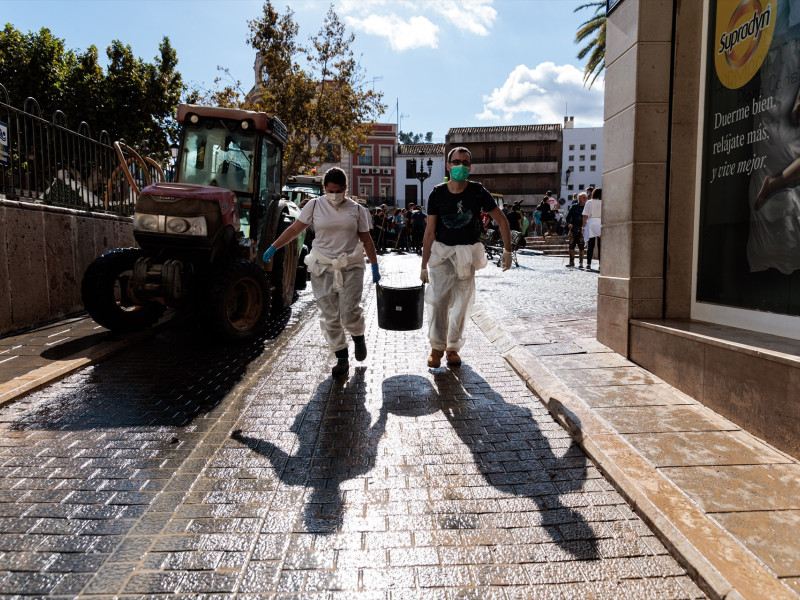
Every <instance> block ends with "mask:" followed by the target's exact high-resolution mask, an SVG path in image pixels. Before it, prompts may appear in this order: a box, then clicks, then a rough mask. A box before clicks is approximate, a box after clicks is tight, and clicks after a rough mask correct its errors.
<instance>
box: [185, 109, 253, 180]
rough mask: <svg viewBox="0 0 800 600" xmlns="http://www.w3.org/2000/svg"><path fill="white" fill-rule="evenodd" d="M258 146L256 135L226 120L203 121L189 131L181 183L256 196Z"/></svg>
mask: <svg viewBox="0 0 800 600" xmlns="http://www.w3.org/2000/svg"><path fill="white" fill-rule="evenodd" d="M254 142H255V135H254V133H251V132H247V131H243V130H241V129H240V128H238V127H236V126H235V125H232V124H229V123H226V122H225V121H223V120H222V119H203V120H201V121H200V122H199V123H198V124H197V125H193V126H190V127H187V129H186V136H185V138H184V140H183V152H182V153H181V165H180V174H181V181H182V182H183V183H197V184H200V185H214V186H219V187H222V188H226V189H229V190H232V191H234V192H252V191H253V189H252V185H253V145H254Z"/></svg>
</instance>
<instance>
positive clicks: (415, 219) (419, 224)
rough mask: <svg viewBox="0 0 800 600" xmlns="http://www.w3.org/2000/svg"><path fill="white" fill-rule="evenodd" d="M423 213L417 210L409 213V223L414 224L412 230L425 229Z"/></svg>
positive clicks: (424, 215)
mask: <svg viewBox="0 0 800 600" xmlns="http://www.w3.org/2000/svg"><path fill="white" fill-rule="evenodd" d="M427 216H428V215H426V214H425V213H423V212H422V211H419V210H415V211H414V212H412V213H411V222H412V223H413V224H414V229H420V230H421V229H425V217H427Z"/></svg>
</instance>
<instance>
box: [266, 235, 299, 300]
mask: <svg viewBox="0 0 800 600" xmlns="http://www.w3.org/2000/svg"><path fill="white" fill-rule="evenodd" d="M272 260H274V261H275V266H274V267H272V272H271V273H270V280H271V282H272V285H273V286H274V287H275V289H274V290H273V292H272V313H273V314H277V313H279V312H281V311H282V310H283V309H284V308H288V307H290V306H291V305H292V302H294V282H295V276H296V274H297V241H296V240H292V241H291V242H290V243H288V244H286V245H285V246H284V247H283V248H281V249H280V250H278V251H277V252H276V253H275V257H274V258H273V259H272Z"/></svg>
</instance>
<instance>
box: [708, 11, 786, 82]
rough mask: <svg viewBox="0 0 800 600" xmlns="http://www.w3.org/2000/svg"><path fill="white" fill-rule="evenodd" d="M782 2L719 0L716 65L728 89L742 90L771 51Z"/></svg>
mask: <svg viewBox="0 0 800 600" xmlns="http://www.w3.org/2000/svg"><path fill="white" fill-rule="evenodd" d="M778 2H779V0H717V31H716V38H715V41H714V49H715V56H714V64H715V65H716V68H717V77H719V80H720V81H721V82H722V85H724V86H725V87H726V88H729V89H732V90H735V89H738V88H740V87H742V86H743V85H744V84H746V83H747V82H748V81H750V80H751V79H752V78H753V76H754V75H755V74H756V73H758V70H759V69H760V68H761V64H762V63H763V62H764V58H765V57H766V56H767V52H768V51H769V45H770V43H771V42H772V35H773V34H774V33H775V21H776V20H777V18H778Z"/></svg>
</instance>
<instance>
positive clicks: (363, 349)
mask: <svg viewBox="0 0 800 600" xmlns="http://www.w3.org/2000/svg"><path fill="white" fill-rule="evenodd" d="M353 343H354V344H355V349H356V360H357V361H362V360H364V359H365V358H367V342H366V341H365V340H364V336H363V335H359V336H353Z"/></svg>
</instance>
